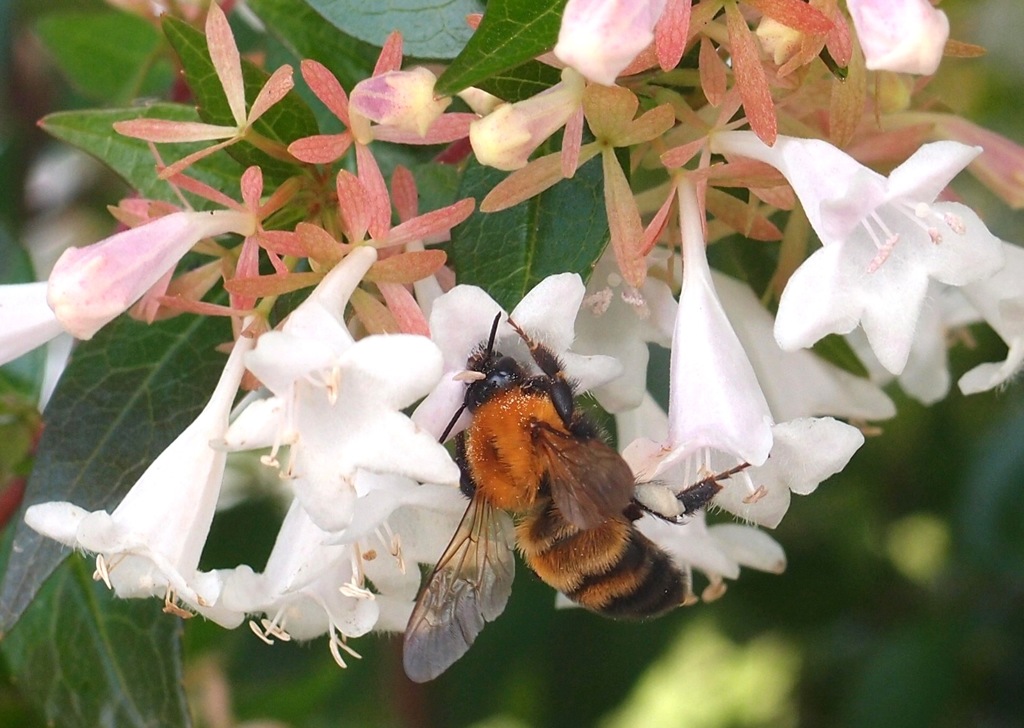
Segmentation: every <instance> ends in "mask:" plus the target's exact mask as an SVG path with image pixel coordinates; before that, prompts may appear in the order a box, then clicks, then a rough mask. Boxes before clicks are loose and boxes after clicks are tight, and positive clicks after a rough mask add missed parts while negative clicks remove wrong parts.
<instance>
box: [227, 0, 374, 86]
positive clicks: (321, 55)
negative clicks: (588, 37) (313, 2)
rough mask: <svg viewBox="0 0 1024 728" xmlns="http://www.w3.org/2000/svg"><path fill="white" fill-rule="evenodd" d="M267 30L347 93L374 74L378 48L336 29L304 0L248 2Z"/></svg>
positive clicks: (258, 0) (260, 0)
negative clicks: (332, 77) (330, 75)
mask: <svg viewBox="0 0 1024 728" xmlns="http://www.w3.org/2000/svg"><path fill="white" fill-rule="evenodd" d="M247 4H248V6H249V7H250V8H252V10H253V12H254V13H256V14H257V15H258V16H259V17H260V20H262V21H263V22H264V23H265V24H266V26H267V29H268V30H269V31H270V32H272V33H274V34H275V35H277V36H278V37H279V38H280V39H281V40H282V42H283V43H284V44H285V45H286V46H288V48H290V49H291V51H292V52H293V53H295V55H296V56H297V57H299V58H309V59H312V60H314V61H319V62H320V63H322V64H324V65H325V66H326V67H327V68H328V69H330V71H331V73H333V74H334V75H335V76H336V77H337V78H338V80H339V81H341V85H342V86H343V87H345V88H346V89H348V90H350V91H351V90H352V87H353V86H355V85H356V83H358V82H359V81H362V80H363V79H364V78H366V77H368V76H369V75H370V74H371V73H372V72H373V66H374V64H375V63H376V62H377V55H378V53H379V50H378V48H376V47H375V46H373V45H371V44H369V43H365V42H363V41H361V40H357V39H356V38H353V37H351V36H349V35H346V34H345V33H343V32H341V31H339V30H338V28H336V27H334V26H333V25H331V24H330V23H325V22H324V19H323V18H322V17H321V16H320V15H318V14H317V13H316V12H315V11H314V10H313V9H312V8H310V7H309V5H308V4H307V3H305V2H303V0H249V2H248V3H247Z"/></svg>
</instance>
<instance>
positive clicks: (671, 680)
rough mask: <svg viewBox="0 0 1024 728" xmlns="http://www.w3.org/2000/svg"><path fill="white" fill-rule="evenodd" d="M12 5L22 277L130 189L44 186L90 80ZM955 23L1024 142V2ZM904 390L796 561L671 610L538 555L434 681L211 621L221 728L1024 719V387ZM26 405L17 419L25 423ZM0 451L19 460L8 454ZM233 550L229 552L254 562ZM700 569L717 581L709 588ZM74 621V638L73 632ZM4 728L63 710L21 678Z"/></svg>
mask: <svg viewBox="0 0 1024 728" xmlns="http://www.w3.org/2000/svg"><path fill="white" fill-rule="evenodd" d="M94 4H95V3H89V2H81V3H73V2H69V1H66V0H65V1H63V2H58V1H57V0H35V1H31V0H22V1H20V2H19V1H17V0H15V1H14V2H7V3H2V4H0V58H2V61H0V62H2V63H3V66H2V68H3V73H2V75H3V81H2V84H3V85H2V88H0V184H2V186H3V189H2V193H0V253H2V255H0V281H2V280H4V279H5V278H7V276H9V275H11V266H13V265H14V264H15V262H16V257H15V256H14V255H13V254H12V253H11V247H10V245H11V241H17V242H18V244H20V245H21V246H25V247H31V248H33V249H34V250H33V253H34V254H35V255H38V256H40V259H42V260H45V258H46V255H47V252H46V251H47V249H48V248H51V247H52V246H53V245H55V244H59V241H61V240H65V239H67V236H71V235H73V236H75V237H76V238H78V239H79V240H81V239H86V240H88V239H94V238H97V237H99V236H100V235H101V234H102V231H103V230H104V229H105V226H106V225H108V224H109V223H108V222H107V221H108V218H107V217H106V213H105V211H104V210H103V205H105V204H112V203H114V202H116V201H117V199H118V198H119V197H120V196H121V195H122V194H123V189H122V188H121V187H120V186H119V184H118V183H117V181H116V180H113V179H111V178H110V177H108V176H107V175H105V174H104V173H103V172H102V171H101V170H98V169H96V168H94V167H92V166H90V165H88V164H87V163H86V164H80V163H79V164H78V166H73V167H70V168H67V169H66V171H64V172H62V173H61V174H65V175H74V176H75V178H76V179H79V180H80V181H81V182H82V184H81V185H80V186H78V187H77V189H74V190H72V191H71V193H69V196H68V198H67V199H60V200H54V199H45V195H44V196H43V199H41V198H40V194H39V190H47V189H49V187H47V186H46V185H45V184H43V183H41V182H40V181H39V180H38V178H37V177H36V176H34V175H37V174H38V170H39V169H40V167H39V162H40V160H42V159H45V158H48V155H52V154H53V153H54V152H56V151H57V150H58V145H57V144H56V143H54V142H51V141H50V140H48V139H47V138H46V137H45V135H43V134H42V133H41V132H39V131H38V130H37V129H36V128H35V121H36V120H37V119H38V118H39V117H40V116H42V115H43V114H45V113H47V112H49V111H52V110H57V109H67V108H75V107H84V106H88V105H90V101H89V99H88V94H82V93H81V91H80V90H75V89H72V88H70V87H69V86H68V85H67V84H66V83H65V82H64V81H63V80H62V79H63V76H62V74H61V73H60V72H59V70H58V69H57V66H56V64H55V61H54V58H53V57H52V56H51V55H50V54H48V53H47V52H46V51H45V50H44V48H43V46H42V44H41V43H40V41H39V38H38V35H37V34H36V28H37V27H38V26H37V22H38V19H39V17H41V16H44V15H45V14H46V13H47V12H49V11H51V10H53V9H55V8H67V7H71V6H82V7H88V6H91V5H94ZM942 8H943V9H944V10H946V11H947V13H948V14H949V15H950V17H951V24H952V28H953V36H954V37H955V38H957V39H959V40H964V41H968V42H972V43H978V44H981V45H984V46H986V47H987V48H988V51H989V52H988V55H987V56H985V57H984V58H981V59H974V60H957V59H947V61H946V62H945V63H944V65H943V68H942V70H941V72H940V75H939V77H938V78H937V79H936V80H935V81H934V83H933V87H932V90H933V91H935V92H936V94H937V95H938V96H940V97H941V98H943V99H945V100H946V101H947V102H948V104H949V106H950V107H951V108H952V109H953V110H955V111H958V112H960V113H962V114H964V115H965V116H967V117H968V118H970V119H972V120H973V121H975V122H978V123H980V124H982V125H984V126H987V127H989V128H992V129H994V130H996V131H999V132H1001V133H1003V134H1005V135H1007V136H1009V137H1010V138H1012V139H1014V140H1016V141H1018V142H1024V94H1021V92H1020V89H1021V88H1024V44H1022V43H1021V38H1020V33H1021V28H1024V4H1022V3H1020V2H1019V0H945V2H943V3H942ZM961 182H964V183H966V184H963V185H962V186H961V187H960V188H959V189H960V190H961V191H962V193H963V194H964V196H965V198H966V200H967V201H968V202H969V203H970V204H971V205H972V206H974V207H975V208H976V209H977V210H978V211H979V213H980V214H981V216H982V217H983V219H985V220H986V222H987V223H988V225H989V227H990V228H991V229H992V230H993V231H994V232H995V233H996V234H997V235H999V236H1000V237H1002V238H1004V239H1006V240H1010V241H1014V242H1020V243H1024V233H1022V230H1024V226H1022V225H1021V222H1024V215H1022V213H1020V212H1013V211H1010V210H1007V209H1006V208H1005V206H1003V205H1002V204H1001V203H1000V202H998V201H997V200H995V199H994V198H993V197H992V196H991V195H990V194H988V193H987V192H986V191H984V190H982V189H980V188H979V187H977V186H973V187H972V186H971V184H970V181H969V180H967V179H966V176H965V177H964V179H962V180H961ZM974 334H975V339H976V341H975V344H976V348H975V349H974V350H967V349H965V348H964V347H962V346H961V347H958V348H957V349H955V350H954V352H953V355H952V368H953V373H954V377H957V376H959V375H960V374H962V373H963V372H964V371H966V370H967V369H969V368H970V367H972V366H973V365H974V364H976V363H979V362H981V361H985V360H989V361H991V360H996V359H1002V358H1003V357H1004V356H1005V348H1004V347H1003V345H1002V343H1001V342H1000V341H999V340H998V338H997V337H995V336H994V335H993V334H991V332H986V331H984V330H982V329H978V330H976V331H974ZM892 394H893V396H894V397H896V398H897V404H898V406H899V415H898V417H897V418H896V419H894V420H892V421H889V422H886V423H883V429H884V434H883V435H882V436H880V437H875V438H870V439H869V440H868V442H867V443H866V444H865V445H864V447H863V448H862V449H861V450H860V451H859V452H858V453H857V455H856V456H855V458H854V460H853V462H852V463H851V465H850V466H849V467H848V468H847V469H846V470H845V471H844V472H843V473H842V474H840V475H839V476H837V477H835V478H833V479H831V480H830V481H827V482H826V483H824V484H823V485H822V486H821V487H820V488H819V490H818V491H817V492H816V493H814V494H813V495H811V496H808V497H798V498H794V501H793V505H792V507H791V509H790V511H789V513H788V515H787V516H786V518H785V519H784V521H783V522H782V524H781V526H780V527H779V528H778V529H777V530H776V531H775V532H774V534H773V535H774V537H775V538H776V539H777V540H778V541H779V542H780V543H781V544H782V545H783V547H784V548H785V550H786V553H787V556H788V561H789V568H788V571H787V572H786V573H785V574H783V575H781V576H772V575H766V574H760V573H756V572H750V571H745V572H744V573H743V575H742V576H741V578H740V579H739V580H738V581H737V582H735V583H732V584H731V585H730V588H729V590H728V592H727V593H726V595H725V596H724V597H723V598H721V599H720V600H718V601H716V602H714V603H711V604H703V603H702V604H698V605H697V606H694V607H690V608H688V609H682V610H679V611H677V612H676V613H674V614H672V615H670V616H668V617H665V618H663V619H660V620H657V621H655V622H651V623H647V624H640V625H634V624H619V623H614V622H611V621H607V620H604V619H601V618H599V617H595V616H593V615H591V614H587V613H584V612H582V611H580V610H567V611H555V610H554V609H553V607H552V603H553V594H552V592H551V591H550V590H549V589H548V588H547V587H545V586H544V585H542V584H540V583H539V582H538V580H537V579H535V578H534V577H533V576H532V575H531V574H529V573H528V571H527V570H526V569H525V568H522V569H520V573H519V578H518V579H517V582H516V588H515V590H514V593H513V595H512V599H511V601H510V604H509V606H508V609H507V610H506V613H505V614H504V615H503V616H502V617H501V619H499V620H498V621H497V622H496V623H494V624H493V625H491V626H489V627H488V628H487V629H486V630H485V631H484V633H483V634H482V636H481V637H480V639H479V640H478V642H477V644H476V645H475V646H474V648H473V649H472V650H471V651H470V653H469V654H468V655H467V656H466V657H465V658H464V659H462V660H461V661H460V662H458V663H457V664H456V665H455V666H454V667H453V668H452V669H451V670H449V672H448V673H446V674H445V675H444V676H443V677H442V678H441V679H439V680H437V681H435V682H434V683H432V684H429V685H426V686H417V685H413V684H411V683H410V682H408V681H407V680H406V679H405V677H404V676H403V674H402V670H401V660H400V640H399V639H398V638H397V637H395V636H391V637H388V636H371V637H367V638H363V639H360V640H358V641H357V642H356V643H355V647H356V648H357V649H358V650H359V651H360V652H361V653H362V654H363V655H364V659H363V660H362V661H361V662H356V663H355V664H354V665H352V666H351V667H350V668H349V669H348V670H345V671H342V670H340V669H338V668H337V667H336V666H335V664H334V662H333V661H332V660H331V658H330V656H329V654H328V651H327V649H326V645H325V642H324V641H323V640H320V641H317V642H314V643H312V644H309V645H299V646H296V645H286V644H278V645H275V646H273V647H268V646H266V645H264V644H263V643H262V642H260V641H258V640H256V639H255V638H254V637H253V636H252V635H251V634H250V633H249V631H248V630H246V629H244V628H243V629H239V630H236V631H234V632H224V631H222V630H220V629H219V628H217V627H213V626H210V625H206V624H202V623H200V621H199V620H193V621H192V622H191V623H190V624H189V625H188V627H187V629H186V655H187V661H186V681H187V684H188V688H189V691H190V696H191V701H192V705H193V710H194V713H195V717H196V722H197V724H199V725H203V726H215V727H218V728H219V727H220V726H231V725H250V726H256V725H262V726H269V725H290V726H335V725H353V726H362V725H365V726H410V727H414V726H478V727H480V728H484V727H486V728H513V727H515V726H538V727H540V726H577V725H578V726H585V725H595V726H602V727H604V728H633V727H634V726H636V727H641V726H643V727H648V726H650V727H657V726H692V727H694V728H726V727H740V726H784V727H785V726H812V727H813V726H850V727H851V728H867V727H869V726H871V727H885V726H899V727H901V728H915V727H918V726H920V727H922V728H923V727H926V726H949V727H953V726H980V727H984V728H1001V727H1002V726H1007V727H1010V726H1019V725H1022V724H1024V390H1022V389H1021V387H1020V386H1019V385H1016V386H1014V385H1011V386H1010V387H1008V388H1006V389H1005V390H1004V391H1001V392H995V393H989V394H985V395H981V396H975V397H971V398H965V397H963V396H961V395H960V394H959V393H958V392H957V391H955V390H954V391H953V392H951V394H950V395H949V397H948V398H947V399H946V400H945V401H943V402H941V403H940V404H938V405H936V406H933V407H930V408H924V407H922V406H921V405H919V404H917V403H916V402H913V401H911V400H908V399H906V398H903V397H902V396H900V395H899V393H898V391H896V390H893V392H892ZM4 424H5V425H6V423H4ZM0 465H6V464H5V463H0ZM275 517H276V516H275V514H274V513H273V512H272V510H271V508H270V506H269V505H268V504H267V503H254V504H250V505H245V506H241V507H239V508H236V509H234V510H232V511H229V512H228V513H227V514H225V516H224V517H223V518H221V519H220V520H219V522H218V524H217V529H218V530H219V531H220V532H221V535H223V536H225V538H224V539H223V540H224V541H230V540H231V539H230V536H231V535H232V534H233V533H234V534H241V535H242V536H243V538H244V542H245V543H246V546H245V548H246V551H245V554H246V555H251V552H252V551H253V550H254V549H255V550H256V551H262V552H263V553H266V551H267V550H268V549H269V546H270V544H271V543H272V541H273V537H274V518H275ZM234 556H235V555H234V554H233V553H228V552H224V553H216V552H214V553H209V554H207V555H206V558H207V559H209V561H210V563H230V562H231V559H232V558H234ZM698 587H699V585H698ZM68 638H69V639H73V636H71V635H69V636H68ZM0 677H2V679H0V725H12V726H13V725H27V726H31V725H38V724H40V719H39V718H38V717H37V716H36V715H35V714H34V713H33V712H32V709H31V707H30V706H29V705H27V704H26V703H25V702H24V701H23V700H22V698H21V697H20V696H19V694H18V691H17V686H16V685H12V684H11V681H10V680H9V679H8V678H7V676H0Z"/></svg>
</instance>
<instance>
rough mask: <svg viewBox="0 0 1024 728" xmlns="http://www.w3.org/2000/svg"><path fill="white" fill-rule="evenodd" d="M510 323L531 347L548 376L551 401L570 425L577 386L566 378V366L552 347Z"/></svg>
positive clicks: (512, 322) (539, 364)
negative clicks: (532, 337) (537, 340)
mask: <svg viewBox="0 0 1024 728" xmlns="http://www.w3.org/2000/svg"><path fill="white" fill-rule="evenodd" d="M508 325H509V326H511V327H512V328H513V329H515V332H516V333H517V334H519V336H520V338H522V340H523V341H524V342H525V343H526V346H527V347H529V349H530V356H532V357H533V360H534V361H535V362H536V363H537V366H538V367H539V368H540V370H541V371H542V372H544V375H545V376H546V377H547V381H548V384H547V386H546V389H547V393H548V394H549V395H550V396H551V401H552V402H553V403H554V405H555V411H556V412H557V413H558V416H559V417H560V418H561V419H562V422H563V423H564V424H565V426H566V427H569V426H570V424H571V423H572V419H573V410H574V409H575V403H574V401H573V400H574V397H575V389H576V388H575V386H574V385H573V383H572V382H571V381H569V380H568V379H566V377H565V368H564V367H563V366H562V362H561V361H560V360H559V359H558V357H557V356H555V353H554V352H553V351H551V349H549V348H548V347H546V346H544V345H543V344H541V343H538V342H536V341H534V340H533V339H531V338H530V336H529V335H528V334H527V333H526V332H525V331H523V330H522V329H521V328H519V324H517V323H516V322H515V321H513V320H512V319H509V320H508Z"/></svg>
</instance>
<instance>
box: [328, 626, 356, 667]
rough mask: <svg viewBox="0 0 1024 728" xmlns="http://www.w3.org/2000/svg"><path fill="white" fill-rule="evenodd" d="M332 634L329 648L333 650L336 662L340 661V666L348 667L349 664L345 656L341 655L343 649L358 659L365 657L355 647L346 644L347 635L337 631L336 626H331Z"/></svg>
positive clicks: (332, 655)
mask: <svg viewBox="0 0 1024 728" xmlns="http://www.w3.org/2000/svg"><path fill="white" fill-rule="evenodd" d="M330 635H331V637H330V643H329V644H328V649H330V651H331V657H333V658H334V661H335V662H336V663H338V667H340V668H342V669H344V668H347V667H348V665H347V664H346V663H345V660H344V658H343V657H342V656H341V651H342V650H344V651H345V652H347V653H348V654H349V655H350V656H352V657H354V658H355V659H357V660H361V659H363V656H362V655H360V654H359V653H358V652H356V651H355V650H354V649H352V648H351V647H349V646H348V644H346V642H345V635H344V634H341V633H340V632H337V631H335V628H334V626H332V627H331V631H330Z"/></svg>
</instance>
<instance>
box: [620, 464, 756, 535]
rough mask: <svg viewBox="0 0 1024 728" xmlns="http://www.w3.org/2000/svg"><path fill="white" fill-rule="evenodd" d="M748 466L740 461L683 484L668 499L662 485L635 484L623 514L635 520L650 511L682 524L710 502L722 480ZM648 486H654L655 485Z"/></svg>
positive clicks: (664, 519) (720, 487)
mask: <svg viewBox="0 0 1024 728" xmlns="http://www.w3.org/2000/svg"><path fill="white" fill-rule="evenodd" d="M749 467H750V463H742V464H740V465H737V466H736V467H734V468H730V469H729V470H725V471H723V472H721V473H715V474H714V475H712V476H710V477H707V478H704V480H701V481H699V482H697V483H694V484H693V485H691V486H688V487H686V488H685V489H683V490H682V491H680V492H679V493H675V494H672V495H671V496H669V498H670V499H671V500H670V501H669V500H667V499H666V497H665V495H664V491H667V490H668V489H667V488H664V486H659V487H657V488H654V489H651V488H649V487H648V484H644V483H642V484H638V485H637V490H636V495H634V496H633V499H632V502H631V503H630V504H629V505H628V506H627V507H626V511H625V514H624V515H625V516H626V517H627V518H629V519H630V520H632V521H635V520H637V519H638V518H640V517H641V516H642V515H643V514H644V513H650V514H651V515H652V516H657V517H658V518H660V519H661V520H663V521H668V522H669V523H685V522H686V516H692V515H693V514H694V513H697V512H698V511H701V510H703V509H705V508H707V507H708V505H710V503H711V501H712V500H713V499H714V497H715V496H716V495H718V492H719V491H720V490H722V484H721V481H723V480H726V479H727V478H729V477H730V476H732V475H735V474H736V473H738V472H740V471H741V470H745V469H747V468H749ZM649 485H650V486H655V485H656V484H653V483H652V484H649ZM641 496H642V497H641Z"/></svg>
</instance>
